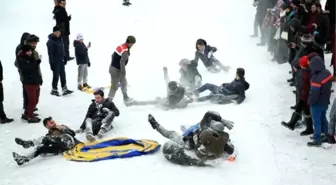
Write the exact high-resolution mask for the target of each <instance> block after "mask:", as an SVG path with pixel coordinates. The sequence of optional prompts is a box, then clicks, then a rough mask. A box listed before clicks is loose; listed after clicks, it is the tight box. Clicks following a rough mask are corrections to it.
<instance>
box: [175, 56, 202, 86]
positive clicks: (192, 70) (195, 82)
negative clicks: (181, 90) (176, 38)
mask: <svg viewBox="0 0 336 185" xmlns="http://www.w3.org/2000/svg"><path fill="white" fill-rule="evenodd" d="M180 66H181V68H180V74H181V77H180V83H181V85H182V86H183V87H185V88H186V89H187V90H189V91H192V90H195V89H196V88H198V87H199V86H201V85H202V76H201V74H200V73H199V72H198V70H197V63H195V62H191V61H190V60H188V59H182V60H181V61H180Z"/></svg>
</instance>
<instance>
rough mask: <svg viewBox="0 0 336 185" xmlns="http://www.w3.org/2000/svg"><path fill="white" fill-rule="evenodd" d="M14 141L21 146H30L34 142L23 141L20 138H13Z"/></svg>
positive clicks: (32, 145)
mask: <svg viewBox="0 0 336 185" xmlns="http://www.w3.org/2000/svg"><path fill="white" fill-rule="evenodd" d="M15 143H16V144H18V145H21V146H22V147H23V148H30V147H34V142H33V141H25V140H23V139H20V138H15Z"/></svg>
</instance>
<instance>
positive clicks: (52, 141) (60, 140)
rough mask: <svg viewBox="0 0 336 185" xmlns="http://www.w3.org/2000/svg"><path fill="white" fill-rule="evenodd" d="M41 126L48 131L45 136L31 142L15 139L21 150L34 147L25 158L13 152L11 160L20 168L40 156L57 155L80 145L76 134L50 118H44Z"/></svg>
mask: <svg viewBox="0 0 336 185" xmlns="http://www.w3.org/2000/svg"><path fill="white" fill-rule="evenodd" d="M43 125H44V126H45V127H46V128H47V129H48V133H47V135H45V136H42V137H39V138H37V139H32V140H23V139H20V138H15V142H16V144H18V145H21V146H22V147H23V148H30V147H35V150H34V152H32V153H31V154H29V155H27V156H23V155H19V154H17V153H15V152H13V158H14V160H15V161H16V163H17V164H18V165H19V166H21V165H23V164H25V163H27V162H29V161H31V160H32V159H34V158H36V157H38V156H39V155H41V154H54V155H58V154H61V153H63V152H65V151H68V150H71V149H73V148H74V147H75V146H76V145H77V144H79V143H81V142H80V141H79V140H77V139H76V137H75V136H76V133H75V132H74V131H73V130H71V129H70V128H69V127H67V126H65V125H59V124H57V123H56V122H55V121H54V120H53V119H52V117H48V118H45V119H44V120H43Z"/></svg>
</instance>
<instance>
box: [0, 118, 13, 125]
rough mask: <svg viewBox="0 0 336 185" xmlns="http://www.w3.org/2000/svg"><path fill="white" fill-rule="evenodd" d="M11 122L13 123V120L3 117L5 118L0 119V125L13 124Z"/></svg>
mask: <svg viewBox="0 0 336 185" xmlns="http://www.w3.org/2000/svg"><path fill="white" fill-rule="evenodd" d="M13 121H14V119H11V118H7V117H5V118H1V119H0V124H6V123H11V122H13Z"/></svg>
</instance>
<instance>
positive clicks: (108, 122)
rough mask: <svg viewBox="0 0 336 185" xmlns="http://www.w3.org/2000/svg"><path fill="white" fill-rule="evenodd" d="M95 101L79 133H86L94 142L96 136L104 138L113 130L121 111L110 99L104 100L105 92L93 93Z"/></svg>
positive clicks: (88, 138)
mask: <svg viewBox="0 0 336 185" xmlns="http://www.w3.org/2000/svg"><path fill="white" fill-rule="evenodd" d="M93 94H94V97H95V99H94V100H92V103H91V104H90V106H89V109H88V111H87V113H86V116H85V120H84V122H83V124H82V125H81V127H80V129H79V130H77V131H76V132H77V133H80V132H83V131H85V133H86V138H87V140H89V141H94V140H95V138H94V136H95V135H98V137H99V138H102V137H103V136H104V134H105V133H106V132H107V131H109V130H111V129H112V128H113V126H112V122H113V120H114V118H115V117H118V116H119V110H118V108H117V107H116V106H115V104H114V103H113V102H112V101H111V100H110V99H109V98H104V91H102V90H98V91H96V92H94V93H93Z"/></svg>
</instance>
